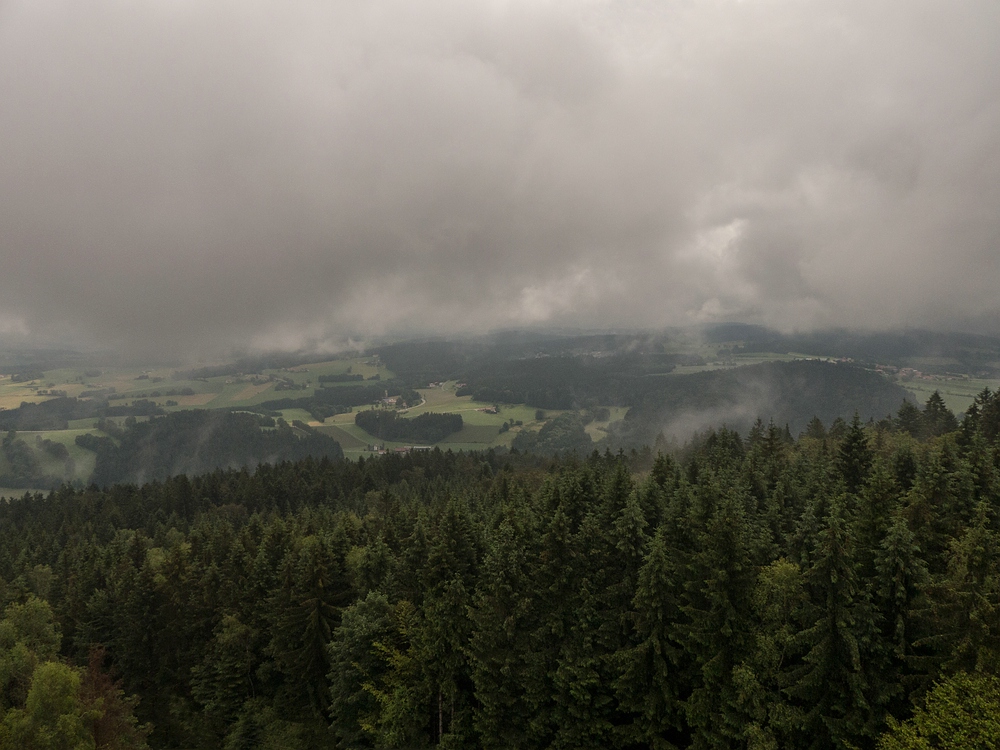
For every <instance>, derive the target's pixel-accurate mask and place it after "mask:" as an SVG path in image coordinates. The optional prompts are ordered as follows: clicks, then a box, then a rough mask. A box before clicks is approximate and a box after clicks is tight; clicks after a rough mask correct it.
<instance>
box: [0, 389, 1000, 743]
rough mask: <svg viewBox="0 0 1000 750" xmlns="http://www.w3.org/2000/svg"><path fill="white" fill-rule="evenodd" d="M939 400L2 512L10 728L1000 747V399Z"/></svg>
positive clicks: (193, 484) (80, 495)
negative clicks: (897, 421)
mask: <svg viewBox="0 0 1000 750" xmlns="http://www.w3.org/2000/svg"><path fill="white" fill-rule="evenodd" d="M930 411H931V410H930V409H929V408H928V409H924V410H923V411H922V412H921V419H920V421H918V422H917V423H915V424H913V425H911V427H913V428H914V431H915V432H916V435H917V436H914V435H912V434H911V432H910V431H909V430H908V429H903V428H902V427H897V428H896V429H884V428H880V429H876V428H874V427H868V428H865V427H863V426H862V424H861V423H860V422H859V421H858V420H855V421H854V422H853V423H852V424H849V425H843V426H841V427H839V428H838V429H837V430H836V431H835V434H834V435H833V436H831V434H830V433H829V432H828V431H827V430H826V428H825V427H824V425H822V424H821V423H818V420H817V422H816V423H814V424H812V425H811V426H810V430H809V435H807V436H804V437H802V438H800V439H799V440H798V441H793V440H792V439H791V438H790V437H789V436H788V434H787V432H786V431H785V430H784V429H783V428H782V429H778V428H777V427H775V426H774V425H770V426H764V427H758V428H757V429H755V430H754V431H753V432H752V434H751V436H750V438H749V439H742V438H741V437H740V436H739V435H738V434H736V433H734V432H731V431H727V430H722V431H717V432H711V433H708V434H707V435H706V436H703V438H702V439H701V440H700V441H699V442H698V443H697V444H696V445H692V446H689V447H688V450H687V451H686V453H685V454H684V455H682V456H679V457H677V458H671V457H667V456H659V457H658V458H655V460H653V461H652V462H651V468H649V469H647V470H644V471H642V472H639V473H635V472H634V471H633V470H632V469H631V468H630V463H631V462H635V461H639V460H640V459H641V454H639V453H636V454H634V455H628V454H620V455H618V456H615V455H612V454H607V453H606V454H605V455H603V456H602V455H599V454H594V455H593V456H591V457H590V458H589V459H586V460H584V461H582V462H581V461H576V460H559V459H542V458H537V457H534V456H530V455H526V454H508V455H505V456H500V455H497V454H494V453H486V454H472V455H468V454H461V453H459V454H451V453H442V452H440V451H437V450H435V451H431V452H427V453H422V454H409V455H406V456H385V457H381V458H372V459H370V460H359V461H357V462H347V461H342V460H329V459H321V460H315V459H306V460H304V461H300V462H295V463H291V462H288V463H281V464H278V465H274V466H272V465H264V466H261V467H260V468H259V469H258V470H257V471H256V472H250V471H248V470H241V471H217V472H214V473H211V474H207V475H203V476H200V477H195V478H187V477H184V476H181V477H176V478H173V479H169V480H166V481H162V482H157V483H152V484H146V485H143V486H136V485H114V486H111V487H109V488H106V489H103V490H102V489H98V488H97V487H91V488H89V489H86V490H73V489H70V488H63V489H61V490H59V491H57V492H55V493H53V494H51V495H50V496H48V497H41V496H36V497H25V498H24V499H22V500H20V501H14V502H11V503H9V504H5V505H3V506H0V579H2V580H0V595H2V599H3V601H4V602H6V603H7V604H6V609H5V614H4V618H3V621H2V622H0V699H2V705H0V709H2V714H0V719H2V720H0V747H4V748H6V747H36V746H37V747H42V746H44V747H48V746H53V747H56V746H58V747H64V746H65V747H140V746H141V745H142V743H143V742H144V741H148V743H149V744H150V745H151V746H154V747H173V748H219V747H224V748H229V749H233V750H235V749H236V748H283V749H286V750H295V749H296V748H324V747H330V748H332V747H357V748H363V747H401V748H402V747H405V748H413V747H432V746H444V747H453V748H465V747H467V748H479V747H485V748H510V747H518V748H557V747H560V748H598V747H600V748H648V747H656V748H670V747H677V748H687V747H690V748H729V747H744V748H816V749H817V750H819V749H821V748H822V749H825V748H847V747H852V746H853V747H862V748H863V747H875V746H876V744H877V743H881V744H880V745H879V746H880V747H883V748H918V747H921V748H922V747H933V746H936V745H933V744H930V745H928V744H921V743H922V742H924V740H925V739H927V738H930V740H931V741H933V736H934V733H935V732H938V733H940V732H941V731H943V730H942V727H948V726H961V728H962V731H963V732H965V733H966V735H965V736H974V737H975V738H977V739H976V740H975V742H978V744H974V743H973V744H970V745H968V746H970V747H996V746H997V742H998V741H1000V720H998V719H997V717H998V716H1000V689H998V684H997V679H996V676H997V670H998V668H1000V633H998V629H997V627H996V623H997V621H998V614H1000V576H998V556H1000V515H998V514H1000V473H998V472H1000V443H998V432H1000V399H998V398H997V397H996V396H994V395H993V394H990V393H984V394H983V395H982V396H980V398H979V399H977V403H976V405H975V406H974V407H973V408H972V409H970V411H969V413H968V414H967V415H966V418H965V420H964V421H963V422H962V424H961V426H960V427H958V428H957V429H954V430H952V431H950V432H944V434H940V435H938V436H933V435H934V434H935V433H936V432H937V431H938V428H934V429H930V428H929V427H928V426H929V425H932V424H933V421H934V419H933V414H931V415H930V416H928V413H929V412H930ZM925 428H927V429H925ZM39 634H41V635H39ZM95 649H96V650H95ZM94 654H97V655H98V656H97V657H94V656H93V655H94ZM102 655H103V656H102ZM109 672H110V674H112V675H115V676H116V677H117V679H119V680H120V686H116V685H115V684H114V683H113V682H112V681H111V679H110V678H108V677H107V675H108V673H109ZM88 685H89V686H90V687H87V686H88ZM95 685H96V686H97V687H94V686H95ZM101 686H103V687H101ZM119 688H120V689H119ZM102 691H103V692H102ZM122 691H123V692H122ZM101 695H103V696H105V698H106V700H105V699H102V700H101V701H97V698H96V697H95V696H101ZM45 696H49V698H45ZM52 696H56V697H52ZM127 696H134V698H129V697H127ZM43 698H44V699H43ZM57 698H58V699H57ZM112 707H114V708H112ZM101 721H103V722H104V724H103V725H101V726H102V727H103V729H102V728H101V727H99V726H98V723H99V722H101ZM109 727H110V728H109ZM147 731H148V740H144V739H143V735H144V734H146V732H147ZM60 733H61V734H60ZM53 737H55V738H62V739H59V742H63V744H51V743H55V742H56V740H54V739H52V738H53ZM98 737H100V739H98ZM39 738H43V739H44V738H49V739H44V742H50V744H48V745H47V744H44V742H43V740H41V739H39ZM67 738H68V739H67ZM73 738H76V739H75V740H74V739H73ZM970 742H971V741H970ZM32 743H34V744H32ZM74 743H75V744H74ZM115 743H118V744H115Z"/></svg>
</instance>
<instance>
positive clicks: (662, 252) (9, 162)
mask: <svg viewBox="0 0 1000 750" xmlns="http://www.w3.org/2000/svg"><path fill="white" fill-rule="evenodd" d="M997 28H1000V5H997V4H996V3H995V2H994V1H993V0H982V1H980V2H960V3H947V4H945V3H940V2H929V1H925V0H891V1H887V2H876V3H871V2H837V3H833V2H816V3H801V2H796V1H794V0H746V1H744V2H737V1H736V0H710V1H709V2H698V3H689V2H662V1H657V2H642V1H641V0H636V1H633V2H624V1H623V2H598V1H597V0H594V1H593V2H572V3H570V2H554V1H553V2H548V1H543V2H538V1H537V0H531V1H527V0H525V1H524V2H477V1H475V0H472V1H470V0H461V1H460V0H454V1H452V2H429V3H412V2H403V1H402V0H398V1H392V0H372V2H366V3H347V2H329V1H324V2H319V1H317V0H287V1H286V2H282V3H276V2H266V3H265V2H256V1H255V0H242V1H241V2H235V1H232V0H216V1H211V2H205V1H204V0H150V1H149V2H143V3H135V2H128V1H126V0H94V2H88V3H80V2H75V1H73V0H6V1H4V0H0V264H2V266H0V332H3V333H4V335H8V336H9V335H17V336H20V337H22V338H37V339H39V340H50V341H62V342H73V343H77V344H80V345H100V346H111V347H120V348H122V349H125V350H128V351H135V352H161V353H172V354H179V355H183V354H202V353H206V352H211V351H219V350H224V349H227V348H232V347H261V348H270V347H285V348H290V347H298V346H309V345H315V344H317V343H320V342H324V341H327V340H331V339H338V338H342V337H345V336H348V335H366V334H380V333H386V332H407V331H430V330H434V331H475V330H486V329H489V328H497V327H504V326H523V325H535V324H553V325H580V326H606V325H614V326H642V327H646V326H650V327H651V326H661V325H677V324H685V323H694V322H707V321H719V320H743V321H748V322H759V323H764V324H768V325H774V326H778V327H780V328H784V329H791V328H807V327H813V326H827V325H847V326H860V327H869V328H884V327H889V326H896V325H920V326H931V327H947V326H961V325H968V324H969V323H970V321H979V322H980V323H981V324H984V325H987V326H988V325H989V321H991V320H993V319H994V317H993V316H994V315H995V314H996V313H998V312H1000V310H998V302H997V298H996V291H995V290H996V289H997V287H998V284H1000V246H998V240H1000V212H998V211H997V210H996V207H997V206H998V205H1000V45H997V44H996V42H995V35H996V34H995V32H996V29H997Z"/></svg>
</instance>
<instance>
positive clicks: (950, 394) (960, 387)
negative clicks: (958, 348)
mask: <svg viewBox="0 0 1000 750" xmlns="http://www.w3.org/2000/svg"><path fill="white" fill-rule="evenodd" d="M899 384H900V385H901V386H903V387H904V388H906V390H908V391H910V393H912V394H913V395H914V397H915V398H916V399H917V401H919V402H920V403H921V404H923V403H924V402H926V401H927V399H928V398H929V397H930V395H931V394H932V393H934V391H938V392H940V394H941V398H943V399H944V403H945V405H946V406H947V407H948V408H949V409H951V410H952V411H953V412H955V414H956V415H961V414H962V413H963V412H964V411H965V410H966V409H968V408H969V407H970V406H971V405H972V401H973V399H975V397H976V395H977V394H978V393H982V391H983V389H984V388H989V389H990V390H991V391H996V390H998V389H1000V380H986V379H982V378H969V377H965V376H964V375H941V376H924V377H923V378H920V379H913V380H907V381H902V380H901V381H899Z"/></svg>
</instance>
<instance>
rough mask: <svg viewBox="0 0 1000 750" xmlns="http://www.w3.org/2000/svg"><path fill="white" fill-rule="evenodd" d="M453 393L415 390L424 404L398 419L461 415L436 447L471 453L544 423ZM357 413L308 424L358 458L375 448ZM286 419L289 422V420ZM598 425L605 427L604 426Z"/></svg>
mask: <svg viewBox="0 0 1000 750" xmlns="http://www.w3.org/2000/svg"><path fill="white" fill-rule="evenodd" d="M455 390H456V389H455V383H454V381H452V382H449V383H444V384H443V385H442V386H441V387H438V388H420V389H417V392H418V393H419V394H420V395H421V397H422V398H423V403H421V404H420V405H418V406H414V407H411V408H409V409H404V410H402V411H401V412H400V414H401V416H404V417H406V418H408V419H412V418H414V417H417V416H419V415H420V414H426V413H434V414H461V415H462V422H463V425H464V426H463V427H462V429H461V430H459V431H458V432H456V433H454V434H452V435H449V436H448V437H447V438H445V439H444V440H442V441H441V442H440V443H439V444H438V445H439V446H440V447H441V449H442V450H448V449H451V450H453V451H459V450H465V451H470V450H485V449H487V448H492V447H498V446H503V445H506V446H509V445H510V443H511V441H512V440H513V439H514V436H515V435H516V434H517V433H518V432H519V431H520V430H521V429H526V428H531V429H538V428H539V427H540V426H541V425H542V424H543V422H538V421H536V420H535V412H536V411H537V410H536V409H535V408H534V407H532V406H525V405H524V404H518V405H507V404H500V405H499V410H498V413H496V414H492V413H490V412H489V411H487V409H492V408H493V407H494V406H496V405H495V404H492V403H483V402H479V401H473V400H472V396H458V395H456V393H455ZM359 408H363V407H359ZM357 411H358V409H355V410H354V411H353V412H351V413H349V414H337V415H336V416H333V417H329V418H327V419H326V421H325V422H323V423H320V422H317V421H311V422H309V424H310V425H311V426H312V427H313V428H315V429H319V430H321V431H323V432H325V433H326V434H328V435H330V436H331V437H333V438H334V439H335V440H339V441H340V444H341V447H342V448H343V449H344V453H346V454H347V455H349V456H350V455H360V454H363V453H364V452H365V451H366V450H367V446H368V445H372V444H374V443H375V442H376V439H375V438H374V437H372V436H371V435H369V434H368V433H367V432H365V431H364V430H362V429H361V428H360V427H357V426H356V425H355V424H354V417H355V414H356V413H357ZM624 411H625V410H624V409H618V410H615V409H612V418H613V419H616V418H620V416H616V415H618V414H619V413H621V414H624ZM562 413H563V412H561V411H554V410H550V411H546V412H545V416H546V419H551V418H553V417H555V416H558V415H559V414H562ZM285 419H286V420H288V421H291V420H290V418H289V417H288V416H286V417H285ZM517 421H521V422H522V423H523V426H520V427H511V428H510V429H509V430H508V431H507V432H503V433H501V432H500V428H501V426H502V425H503V423H504V422H507V423H508V424H509V423H512V422H517ZM601 424H603V425H605V426H606V424H607V423H601ZM599 426H600V425H598V427H599ZM379 444H380V445H384V447H385V449H386V450H392V449H394V448H399V447H404V446H406V445H409V443H394V442H388V441H379Z"/></svg>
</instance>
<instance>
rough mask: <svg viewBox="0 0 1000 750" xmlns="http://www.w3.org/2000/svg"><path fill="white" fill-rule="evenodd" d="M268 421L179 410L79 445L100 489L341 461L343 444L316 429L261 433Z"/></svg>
mask: <svg viewBox="0 0 1000 750" xmlns="http://www.w3.org/2000/svg"><path fill="white" fill-rule="evenodd" d="M262 423H267V424H272V425H273V424H274V420H273V419H271V418H269V417H260V416H258V415H256V414H247V413H241V412H224V411H205V410H191V411H179V412H174V413H173V414H168V415H167V416H165V417H159V418H156V419H152V420H149V421H147V422H138V421H135V420H127V424H126V426H125V429H124V430H119V431H118V432H117V434H116V435H115V437H116V438H117V442H116V441H115V440H112V439H111V438H110V437H99V436H96V435H91V434H87V435H80V436H78V437H77V439H76V442H77V444H78V445H81V446H82V447H84V448H87V449H89V450H93V451H94V452H96V453H97V464H96V466H95V468H94V474H93V476H92V477H91V481H92V482H94V483H96V484H98V485H109V484H114V483H119V482H133V483H142V482H147V481H152V480H154V479H165V478H167V477H170V476H174V475H176V474H200V473H204V472H208V471H212V470H214V469H219V468H239V467H243V466H250V467H254V466H257V465H258V464H261V463H275V462H277V461H289V460H297V459H300V458H305V457H307V456H314V457H323V456H325V457H328V458H340V457H342V456H343V451H342V450H341V448H340V444H339V443H337V442H336V441H335V440H333V439H332V438H330V437H329V436H327V435H322V434H320V433H318V432H315V431H313V430H308V429H307V430H305V431H304V434H301V433H300V434H296V433H295V432H294V431H293V430H292V428H291V427H289V426H288V425H287V424H285V423H284V422H278V426H277V428H276V429H274V430H262V429H261V427H262Z"/></svg>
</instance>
